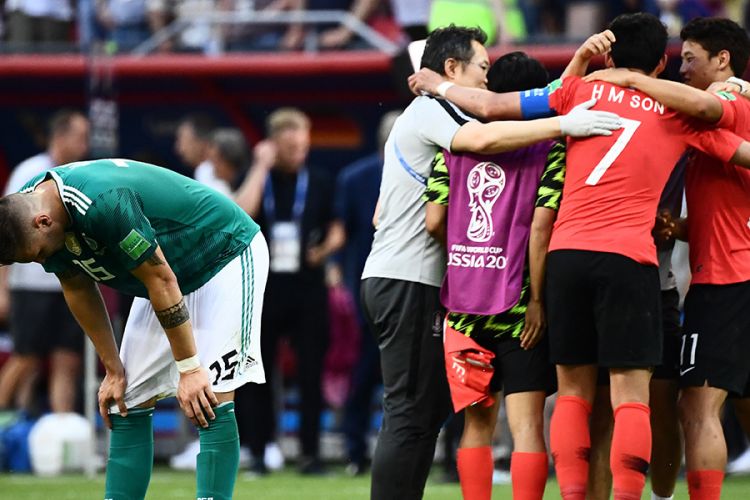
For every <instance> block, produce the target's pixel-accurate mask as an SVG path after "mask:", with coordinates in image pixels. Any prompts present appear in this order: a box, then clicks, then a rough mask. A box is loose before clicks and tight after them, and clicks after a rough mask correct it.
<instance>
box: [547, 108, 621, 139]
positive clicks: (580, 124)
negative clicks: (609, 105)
mask: <svg viewBox="0 0 750 500" xmlns="http://www.w3.org/2000/svg"><path fill="white" fill-rule="evenodd" d="M594 104H596V99H590V100H588V101H586V102H584V103H581V104H579V105H578V106H576V107H575V108H573V109H571V110H570V112H569V113H568V114H567V115H562V116H561V117H560V132H561V133H562V135H569V136H571V137H588V136H590V135H612V131H613V130H618V129H620V128H622V120H620V117H619V116H618V115H616V114H615V113H609V112H607V111H591V110H589V108H590V107H591V106H593V105H594Z"/></svg>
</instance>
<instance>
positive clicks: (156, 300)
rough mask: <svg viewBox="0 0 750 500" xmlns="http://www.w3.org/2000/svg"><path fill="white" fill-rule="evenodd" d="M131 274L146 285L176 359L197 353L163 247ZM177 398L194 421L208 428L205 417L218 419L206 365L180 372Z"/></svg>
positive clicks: (190, 325)
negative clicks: (214, 409)
mask: <svg viewBox="0 0 750 500" xmlns="http://www.w3.org/2000/svg"><path fill="white" fill-rule="evenodd" d="M131 273H132V274H133V276H135V277H136V278H138V280H140V281H141V282H142V283H143V285H144V286H145V287H146V290H147V291H148V298H149V301H151V305H152V306H153V308H154V313H155V314H156V317H157V318H158V320H159V323H161V326H162V327H163V328H164V332H165V333H166V335H167V339H168V340H169V345H170V347H171V348H172V355H173V356H174V359H175V360H177V361H180V360H186V359H188V358H192V357H193V356H195V355H196V354H197V353H198V349H197V348H196V345H195V338H194V337H193V327H192V324H191V322H190V314H189V313H188V309H187V306H186V305H185V301H184V300H183V297H182V292H181V291H180V287H179V284H178V283H177V277H176V276H175V275H174V272H173V271H172V268H171V267H169V264H168V263H167V260H166V258H165V257H164V253H163V252H162V250H161V248H159V247H157V248H156V251H155V252H154V253H153V255H151V257H149V258H148V259H147V260H146V261H145V262H144V263H142V264H141V265H139V266H138V267H136V268H135V269H133V270H132V271H131ZM177 400H178V401H179V403H180V406H181V408H182V410H183V411H184V412H185V414H186V415H187V416H188V418H190V420H191V421H192V422H193V423H196V424H199V425H201V426H202V427H208V422H207V420H206V416H207V417H208V418H209V419H211V420H213V419H214V418H215V416H214V413H213V410H212V408H211V407H212V405H216V404H218V400H217V399H216V396H215V395H214V393H213V391H212V390H211V386H210V384H209V381H208V373H207V372H206V370H205V368H203V367H201V366H198V367H197V368H195V369H192V370H190V371H185V372H181V373H180V382H179V386H178V391H177Z"/></svg>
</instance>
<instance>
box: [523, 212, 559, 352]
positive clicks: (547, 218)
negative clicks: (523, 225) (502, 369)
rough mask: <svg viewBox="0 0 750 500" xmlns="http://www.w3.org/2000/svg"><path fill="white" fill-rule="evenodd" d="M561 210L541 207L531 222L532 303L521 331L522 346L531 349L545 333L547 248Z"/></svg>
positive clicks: (530, 302)
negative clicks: (558, 211) (556, 210)
mask: <svg viewBox="0 0 750 500" xmlns="http://www.w3.org/2000/svg"><path fill="white" fill-rule="evenodd" d="M556 215H557V212H555V211H554V210H552V209H550V208H544V207H537V208H536V209H535V210H534V218H533V220H532V222H531V234H530V236H529V293H530V297H529V304H528V306H527V310H526V321H525V323H524V329H523V332H522V333H521V347H523V348H524V349H531V348H532V347H534V346H535V345H536V344H537V343H538V342H539V340H540V339H541V338H542V335H543V334H544V326H545V324H546V319H545V314H544V277H545V274H546V271H547V250H548V249H549V241H550V236H551V235H552V226H553V224H554V222H555V216H556Z"/></svg>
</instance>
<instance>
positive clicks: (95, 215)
mask: <svg viewBox="0 0 750 500" xmlns="http://www.w3.org/2000/svg"><path fill="white" fill-rule="evenodd" d="M47 179H53V180H54V181H55V183H56V184H57V188H58V190H59V191H60V195H61V197H62V202H63V205H64V206H65V208H66V210H67V212H68V215H69V216H70V220H71V221H72V224H71V226H70V228H69V230H68V232H67V233H66V235H65V248H63V249H62V250H60V251H59V252H57V253H55V254H54V255H52V256H50V257H49V258H48V259H47V260H46V261H45V262H44V268H45V270H46V271H47V272H51V273H59V272H64V271H66V270H68V269H70V268H71V267H77V268H79V270H82V271H83V272H85V273H86V274H87V275H89V276H90V277H91V278H93V279H94V280H96V281H99V282H101V283H104V284H106V285H108V286H111V287H112V288H115V289H117V290H119V291H121V292H124V293H129V294H132V295H136V296H139V297H148V294H147V292H146V288H145V286H143V283H141V282H140V281H139V280H138V279H137V278H135V276H133V275H132V274H131V273H130V271H131V270H133V269H134V268H136V267H137V266H139V265H140V264H142V263H143V262H144V261H145V260H146V259H148V258H149V257H150V256H151V255H152V254H153V253H154V251H155V250H156V247H157V245H158V246H159V247H161V249H162V252H164V256H165V257H166V259H167V262H168V263H169V265H170V267H171V268H172V270H173V271H174V273H175V275H176V276H177V281H178V283H179V284H180V289H181V290H182V293H183V294H188V293H190V292H193V291H195V290H196V289H198V288H200V287H201V286H202V285H203V284H205V283H206V282H207V281H208V280H210V279H211V278H212V277H213V276H214V275H215V274H216V273H218V272H219V271H220V270H221V269H222V268H223V267H224V266H225V265H226V264H227V263H229V261H231V260H232V259H233V258H234V257H236V256H237V255H239V254H240V253H241V252H242V251H243V250H244V249H245V248H247V246H248V245H249V244H250V242H251V241H252V239H253V237H254V236H255V235H256V234H257V233H258V231H259V230H260V228H259V227H258V225H257V224H256V223H255V222H254V221H253V220H252V219H251V218H250V216H248V215H247V214H246V213H245V212H244V211H243V210H242V209H241V208H240V207H239V206H237V204H235V203H234V202H233V201H232V200H230V199H229V198H227V197H226V196H224V195H223V194H220V193H218V192H216V191H214V190H213V189H210V188H208V187H206V186H204V185H202V184H200V183H198V182H196V181H194V180H192V179H189V178H187V177H185V176H183V175H180V174H178V173H176V172H172V171H171V170H168V169H166V168H161V167H157V166H154V165H149V164H146V163H140V162H137V161H131V160H122V159H106V160H95V161H82V162H77V163H71V164H69V165H64V166H62V167H57V168H53V169H52V170H50V171H48V172H45V173H43V174H40V175H38V176H36V177H35V178H34V179H32V180H30V181H29V182H28V183H27V184H26V185H25V186H24V187H23V188H22V189H21V192H29V191H32V190H33V189H34V188H35V187H36V186H37V185H38V184H39V183H41V182H43V181H44V180H47Z"/></svg>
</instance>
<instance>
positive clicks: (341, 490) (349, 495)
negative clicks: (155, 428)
mask: <svg viewBox="0 0 750 500" xmlns="http://www.w3.org/2000/svg"><path fill="white" fill-rule="evenodd" d="M433 477H439V471H436V473H435V474H433ZM193 485H194V478H193V475H192V474H190V473H181V472H171V471H169V470H167V469H162V468H157V469H156V470H155V472H154V475H153V477H152V478H151V486H150V487H149V492H148V495H146V499H147V500H170V499H180V500H190V499H191V498H195V497H194V496H193V492H194V486H193ZM369 485H370V478H369V476H363V477H359V478H350V477H348V476H346V475H344V473H343V471H342V470H341V469H340V468H332V469H331V471H330V473H329V474H328V475H327V476H325V477H314V478H311V477H302V476H299V475H298V474H297V473H296V472H295V471H294V469H289V470H287V471H285V472H279V473H274V474H271V475H270V476H268V477H266V478H262V479H248V478H246V477H245V476H243V475H242V473H241V474H240V477H239V478H238V480H237V486H236V488H235V494H234V498H235V500H244V499H248V500H255V499H264V500H265V499H268V500H275V499H290V500H292V499H294V500H296V499H310V500H345V499H346V500H351V499H362V500H366V499H367V498H369ZM646 490H647V491H646V492H645V493H644V495H643V498H644V499H650V498H651V497H650V491H649V490H648V487H647V488H646ZM103 494H104V477H103V476H102V475H99V476H98V477H97V478H95V479H93V480H88V479H86V478H84V477H82V476H63V477H57V478H39V477H34V476H29V475H11V474H0V498H3V499H6V498H7V499H9V500H10V499H13V500H51V499H55V500H67V499H70V500H88V499H92V500H101V498H102V497H103ZM424 497H425V499H426V500H433V499H434V500H443V499H445V500H448V499H450V500H455V499H459V498H461V492H460V489H459V487H458V485H456V484H441V483H438V482H435V481H432V480H431V481H429V482H428V484H427V488H426V489H425V496H424ZM492 498H493V500H511V499H512V495H511V489H510V486H496V487H495V489H494V491H493V495H492ZM544 498H545V500H547V499H550V500H551V499H557V498H560V495H559V493H558V490H557V483H555V482H554V481H550V482H549V483H547V490H546V494H545V496H544ZM675 498H678V499H687V485H686V483H685V481H684V480H680V481H679V483H678V485H677V491H676V494H675ZM722 499H727V500H745V499H750V477H730V478H728V479H727V481H726V482H725V483H724V490H723V494H722Z"/></svg>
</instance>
